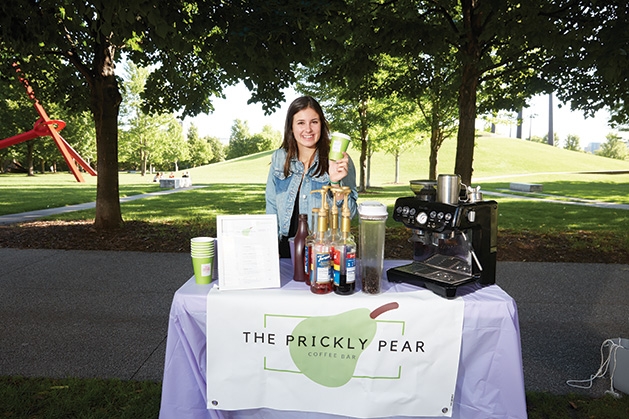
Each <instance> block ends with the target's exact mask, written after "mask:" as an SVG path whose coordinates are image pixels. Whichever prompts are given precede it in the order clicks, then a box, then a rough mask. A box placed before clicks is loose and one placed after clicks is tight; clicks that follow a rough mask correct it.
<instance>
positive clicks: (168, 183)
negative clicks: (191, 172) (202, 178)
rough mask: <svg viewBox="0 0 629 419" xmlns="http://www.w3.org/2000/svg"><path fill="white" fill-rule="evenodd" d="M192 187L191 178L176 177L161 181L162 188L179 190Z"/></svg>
mask: <svg viewBox="0 0 629 419" xmlns="http://www.w3.org/2000/svg"><path fill="white" fill-rule="evenodd" d="M190 186H192V179H190V178H189V177H175V178H167V179H160V180H159V187H160V188H168V189H177V188H189V187H190Z"/></svg>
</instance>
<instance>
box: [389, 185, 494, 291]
mask: <svg viewBox="0 0 629 419" xmlns="http://www.w3.org/2000/svg"><path fill="white" fill-rule="evenodd" d="M411 190H412V191H413V192H414V193H415V196H409V197H402V198H398V199H397V200H396V201H395V208H394V210H393V219H394V220H395V221H399V222H401V223H403V224H404V225H405V226H406V227H408V228H409V229H411V231H412V235H411V237H410V239H409V243H410V245H411V246H413V262H412V263H410V264H408V265H403V266H399V267H396V268H391V269H389V270H388V271H387V278H388V280H389V281H390V282H404V283H409V284H413V285H418V286H423V287H425V288H428V289H429V290H431V291H433V292H434V293H436V294H438V295H440V296H442V297H446V298H453V297H455V296H456V292H457V289H458V287H460V286H462V285H465V284H469V283H472V282H478V283H479V284H481V285H491V284H494V283H495V282H496V247H497V230H498V226H497V223H498V204H497V203H496V201H484V200H483V198H482V194H481V192H480V187H477V188H471V187H467V186H466V185H463V184H461V182H460V177H458V176H457V175H439V177H438V180H437V181H434V180H414V181H411Z"/></svg>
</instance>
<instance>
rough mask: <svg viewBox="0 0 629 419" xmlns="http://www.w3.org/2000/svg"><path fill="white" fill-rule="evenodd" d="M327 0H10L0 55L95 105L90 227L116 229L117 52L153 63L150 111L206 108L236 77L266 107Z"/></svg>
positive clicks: (276, 99) (1, 14) (2, 10)
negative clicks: (94, 186) (44, 73)
mask: <svg viewBox="0 0 629 419" xmlns="http://www.w3.org/2000/svg"><path fill="white" fill-rule="evenodd" d="M328 3H329V2H326V1H322V0H313V1H311V2H309V3H307V4H302V3H294V2H290V1H286V0H284V1H281V0H265V1H256V2H250V3H247V4H242V3H241V2H223V1H219V0H215V1H213V0H208V1H203V2H201V1H198V2H194V1H193V2H187V1H183V0H173V1H169V2H160V3H159V5H157V4H155V2H153V1H150V0H125V1H121V0H109V1H96V0H58V1H55V2H48V1H36V2H33V1H30V0H14V1H11V2H3V3H2V4H1V5H0V46H1V48H2V50H1V51H0V53H1V54H2V56H3V58H6V57H18V59H19V60H20V64H21V65H22V67H23V70H24V71H26V73H27V74H29V75H31V76H33V75H36V74H39V72H40V71H41V68H42V66H41V65H40V64H41V63H45V64H46V66H47V68H48V69H50V70H51V71H54V76H55V77H53V79H54V80H55V81H56V82H57V83H58V84H57V85H56V86H53V87H51V89H50V93H51V94H53V91H54V92H55V93H56V94H57V97H59V98H61V97H63V98H64V99H66V98H67V99H68V100H69V101H70V103H72V104H73V105H74V106H76V107H77V108H82V109H84V108H85V107H86V106H89V109H90V111H91V112H92V114H93V117H94V123H95V132H96V144H97V155H98V160H97V163H98V166H97V171H98V182H97V191H96V217H95V221H94V225H95V227H96V228H99V229H113V228H118V227H119V226H120V225H121V223H122V214H121V211H120V202H119V187H118V115H119V107H120V103H121V100H122V96H121V93H120V86H119V82H118V78H117V77H116V72H115V63H116V62H117V60H118V59H119V56H118V55H117V54H118V53H119V51H120V50H122V49H125V50H126V51H128V53H129V54H130V58H131V59H132V60H133V61H134V62H137V63H138V64H139V65H142V66H144V67H149V66H151V65H153V66H156V70H155V71H154V72H153V73H151V77H149V79H148V81H147V89H146V91H145V96H144V97H145V99H146V100H147V102H146V103H145V110H146V111H147V113H148V114H152V113H163V111H165V110H166V111H167V112H172V111H175V110H181V112H182V115H183V116H191V115H196V114H198V113H200V112H210V111H212V104H211V98H212V97H215V96H220V95H221V91H222V87H223V86H224V85H226V84H231V83H235V82H236V81H238V80H244V82H245V84H246V85H247V87H248V88H249V89H250V90H251V91H252V100H255V101H263V103H264V108H265V109H266V110H267V111H270V110H272V109H273V108H274V107H277V106H278V105H279V103H280V102H281V100H282V99H283V95H282V93H281V89H282V88H283V87H287V86H288V85H289V84H290V83H291V82H293V81H294V76H293V74H292V70H291V65H292V64H293V63H295V62H300V61H303V60H306V59H307V58H309V57H310V41H309V37H308V34H309V30H308V29H311V28H313V26H314V25H315V23H314V22H319V21H322V20H323V19H324V18H325V16H327V15H328V14H329V13H330V8H331V7H332V5H329V4H328ZM310 19H313V20H312V21H311V20H310ZM32 78H33V77H31V79H32Z"/></svg>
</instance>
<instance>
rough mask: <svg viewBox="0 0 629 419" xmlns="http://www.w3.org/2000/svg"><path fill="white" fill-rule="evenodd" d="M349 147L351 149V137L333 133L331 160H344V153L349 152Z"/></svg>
mask: <svg viewBox="0 0 629 419" xmlns="http://www.w3.org/2000/svg"><path fill="white" fill-rule="evenodd" d="M347 147H349V135H345V134H341V133H340V132H333V133H332V138H330V154H329V158H330V160H334V161H336V160H339V159H342V158H343V153H344V152H346V151H347Z"/></svg>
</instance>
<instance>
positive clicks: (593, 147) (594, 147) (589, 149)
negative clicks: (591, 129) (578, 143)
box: [585, 143, 601, 154]
mask: <svg viewBox="0 0 629 419" xmlns="http://www.w3.org/2000/svg"><path fill="white" fill-rule="evenodd" d="M599 148H601V143H589V144H588V145H586V146H585V152H586V153H592V154H594V153H596V152H597V151H598V149H599Z"/></svg>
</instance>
